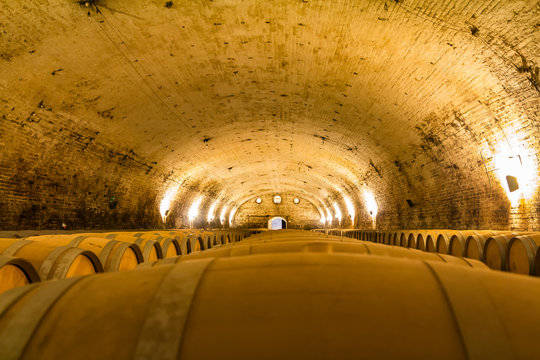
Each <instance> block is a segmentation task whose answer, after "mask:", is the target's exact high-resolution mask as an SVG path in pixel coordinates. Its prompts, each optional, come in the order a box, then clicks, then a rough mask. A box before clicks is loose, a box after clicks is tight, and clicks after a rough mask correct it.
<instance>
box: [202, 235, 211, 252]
mask: <svg viewBox="0 0 540 360" xmlns="http://www.w3.org/2000/svg"><path fill="white" fill-rule="evenodd" d="M202 239H203V244H204V248H205V249H210V248H212V246H214V234H213V233H210V232H207V231H205V232H204V233H203V234H202Z"/></svg>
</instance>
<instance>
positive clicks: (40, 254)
mask: <svg viewBox="0 0 540 360" xmlns="http://www.w3.org/2000/svg"><path fill="white" fill-rule="evenodd" d="M0 254H1V255H5V256H13V257H20V258H23V259H25V260H27V261H28V262H30V263H31V264H32V266H33V267H34V269H36V271H37V273H38V275H39V278H40V279H41V280H50V279H63V278H69V277H74V276H81V275H90V274H95V273H96V272H103V266H102V265H101V262H100V261H99V259H98V257H97V256H96V255H95V254H94V253H93V252H91V251H88V250H84V249H79V248H74V247H71V246H55V245H51V244H48V243H46V242H38V241H31V240H26V239H24V240H21V239H0Z"/></svg>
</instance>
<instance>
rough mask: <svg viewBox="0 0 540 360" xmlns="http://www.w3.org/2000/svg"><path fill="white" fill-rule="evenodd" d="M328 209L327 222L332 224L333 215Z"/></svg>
mask: <svg viewBox="0 0 540 360" xmlns="http://www.w3.org/2000/svg"><path fill="white" fill-rule="evenodd" d="M325 209H326V221H327V222H332V218H333V216H332V213H331V212H330V210H329V209H328V208H325Z"/></svg>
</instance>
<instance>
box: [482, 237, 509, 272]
mask: <svg viewBox="0 0 540 360" xmlns="http://www.w3.org/2000/svg"><path fill="white" fill-rule="evenodd" d="M514 236H515V234H512V233H510V234H498V235H494V236H490V237H489V238H487V239H486V241H485V243H484V261H485V263H486V265H487V266H488V267H489V268H490V269H493V270H503V271H504V270H507V269H506V265H507V262H506V248H507V246H508V242H509V241H510V240H511V239H512V238H513V237H514Z"/></svg>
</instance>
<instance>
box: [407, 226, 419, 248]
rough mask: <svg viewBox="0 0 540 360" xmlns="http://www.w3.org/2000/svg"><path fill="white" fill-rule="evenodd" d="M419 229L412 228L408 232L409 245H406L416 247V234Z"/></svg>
mask: <svg viewBox="0 0 540 360" xmlns="http://www.w3.org/2000/svg"><path fill="white" fill-rule="evenodd" d="M417 233H418V231H416V230H410V231H408V232H407V245H406V247H408V248H412V249H416V234H417Z"/></svg>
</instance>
